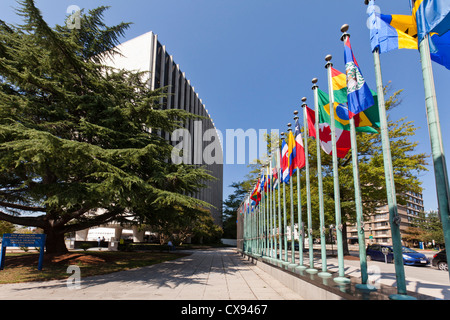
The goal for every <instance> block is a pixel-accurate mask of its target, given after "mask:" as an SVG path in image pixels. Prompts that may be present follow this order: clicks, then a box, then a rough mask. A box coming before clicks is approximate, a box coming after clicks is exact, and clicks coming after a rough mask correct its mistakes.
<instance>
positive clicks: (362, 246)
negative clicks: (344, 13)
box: [341, 24, 376, 291]
mask: <svg viewBox="0 0 450 320" xmlns="http://www.w3.org/2000/svg"><path fill="white" fill-rule="evenodd" d="M348 28H349V26H348V24H344V25H343V26H342V27H341V32H342V33H343V34H342V36H341V41H345V39H347V37H350V35H349V34H348V33H347V31H348ZM349 122H350V140H351V148H352V164H353V181H354V186H355V205H356V227H357V231H358V245H359V261H360V266H361V284H357V285H356V286H355V287H356V288H358V289H361V290H370V291H372V290H376V288H375V287H374V286H372V285H370V284H367V281H368V274H367V254H366V240H365V237H364V226H363V225H364V216H363V209H362V200H361V184H360V181H359V166H358V145H357V140H356V128H355V118H354V117H351V118H350V121H349Z"/></svg>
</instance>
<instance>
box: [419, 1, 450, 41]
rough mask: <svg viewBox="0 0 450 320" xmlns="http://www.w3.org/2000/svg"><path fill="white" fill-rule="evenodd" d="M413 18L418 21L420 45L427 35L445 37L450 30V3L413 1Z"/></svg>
mask: <svg viewBox="0 0 450 320" xmlns="http://www.w3.org/2000/svg"><path fill="white" fill-rule="evenodd" d="M412 16H413V17H415V19H416V24H417V35H418V39H419V43H420V42H421V41H422V39H423V38H424V37H425V35H426V34H431V33H433V32H435V33H437V34H439V35H441V36H442V35H444V34H445V33H446V32H448V31H449V30H450V1H448V0H412Z"/></svg>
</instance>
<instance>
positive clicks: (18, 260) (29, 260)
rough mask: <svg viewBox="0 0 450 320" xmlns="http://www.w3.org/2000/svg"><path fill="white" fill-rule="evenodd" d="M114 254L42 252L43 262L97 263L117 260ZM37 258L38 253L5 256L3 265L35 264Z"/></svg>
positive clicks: (62, 263)
mask: <svg viewBox="0 0 450 320" xmlns="http://www.w3.org/2000/svg"><path fill="white" fill-rule="evenodd" d="M117 259H118V258H117V257H116V258H115V255H111V256H109V255H108V256H106V255H105V256H101V257H100V256H96V255H91V254H83V253H66V254H47V253H45V254H44V264H49V263H51V264H59V265H70V264H77V263H82V264H99V263H104V262H107V261H112V260H117ZM38 260H39V254H25V255H21V256H7V257H6V259H5V265H7V266H8V267H26V266H30V265H37V263H38Z"/></svg>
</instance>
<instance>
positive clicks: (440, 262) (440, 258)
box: [431, 249, 448, 271]
mask: <svg viewBox="0 0 450 320" xmlns="http://www.w3.org/2000/svg"><path fill="white" fill-rule="evenodd" d="M431 264H432V266H433V267H436V268H438V269H439V270H443V271H448V263H447V254H446V253H445V249H444V250H441V251H439V252H438V253H436V254H435V255H434V256H433V260H432V261H431Z"/></svg>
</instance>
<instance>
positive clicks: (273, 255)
mask: <svg viewBox="0 0 450 320" xmlns="http://www.w3.org/2000/svg"><path fill="white" fill-rule="evenodd" d="M270 161H271V158H270V157H269V161H268V163H267V168H268V170H267V192H268V197H267V198H268V200H269V205H270V244H271V246H272V252H271V255H270V256H271V258H272V261H274V259H275V237H274V229H273V226H274V207H273V201H272V200H273V199H272V198H273V190H272V185H271V183H270V180H271V179H272V178H271V176H272V174H271V172H270V168H271V166H270Z"/></svg>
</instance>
